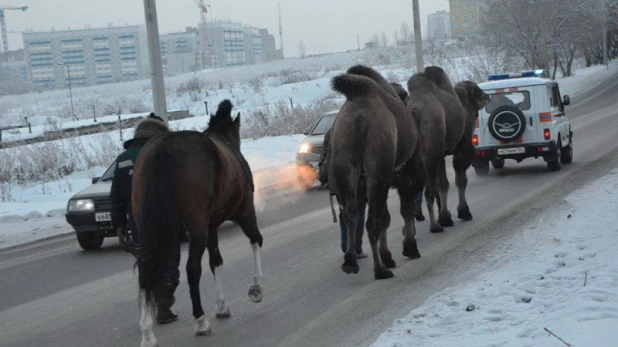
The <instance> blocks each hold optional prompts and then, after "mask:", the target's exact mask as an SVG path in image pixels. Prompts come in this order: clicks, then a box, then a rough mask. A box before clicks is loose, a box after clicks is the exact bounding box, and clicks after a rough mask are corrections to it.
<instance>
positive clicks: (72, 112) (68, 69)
mask: <svg viewBox="0 0 618 347" xmlns="http://www.w3.org/2000/svg"><path fill="white" fill-rule="evenodd" d="M56 65H60V66H66V67H67V75H68V79H69V96H70V97H71V117H73V119H74V120H79V119H78V118H77V116H76V115H75V111H74V109H73V90H72V89H71V67H70V66H69V64H65V63H60V62H58V63H56Z"/></svg>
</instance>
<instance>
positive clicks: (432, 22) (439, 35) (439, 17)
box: [427, 11, 451, 40]
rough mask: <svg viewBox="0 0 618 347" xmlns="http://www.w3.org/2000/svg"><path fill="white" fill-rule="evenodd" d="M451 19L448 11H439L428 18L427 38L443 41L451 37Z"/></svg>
mask: <svg viewBox="0 0 618 347" xmlns="http://www.w3.org/2000/svg"><path fill="white" fill-rule="evenodd" d="M450 23H451V18H450V14H449V12H448V11H438V12H435V13H432V14H430V15H428V16H427V37H428V38H429V39H438V40H443V39H447V38H449V37H450V36H451V25H450Z"/></svg>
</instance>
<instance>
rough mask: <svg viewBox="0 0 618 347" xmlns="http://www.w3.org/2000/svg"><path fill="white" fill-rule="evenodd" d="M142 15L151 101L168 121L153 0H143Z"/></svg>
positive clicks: (155, 7) (155, 6) (160, 115)
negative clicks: (148, 63) (144, 23)
mask: <svg viewBox="0 0 618 347" xmlns="http://www.w3.org/2000/svg"><path fill="white" fill-rule="evenodd" d="M144 15H145V17H146V34H147V37H148V58H149V60H150V81H151V83H152V102H153V104H154V105H153V106H154V113H155V114H156V115H157V116H159V117H161V118H163V120H164V121H165V124H168V123H169V120H168V116H167V104H166V100H165V84H164V81H163V64H162V62H161V48H160V46H159V23H158V19H157V5H156V3H155V0H144Z"/></svg>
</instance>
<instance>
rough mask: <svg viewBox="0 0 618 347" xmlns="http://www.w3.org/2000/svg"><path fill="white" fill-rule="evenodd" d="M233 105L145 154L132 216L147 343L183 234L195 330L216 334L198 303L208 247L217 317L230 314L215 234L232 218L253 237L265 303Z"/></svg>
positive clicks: (257, 293)
mask: <svg viewBox="0 0 618 347" xmlns="http://www.w3.org/2000/svg"><path fill="white" fill-rule="evenodd" d="M231 112H232V103H231V102H230V101H229V100H224V101H223V102H221V103H220V104H219V107H218V110H217V113H216V114H215V115H214V116H212V117H211V118H210V121H209V124H208V129H206V130H205V131H204V132H203V133H200V132H196V131H179V132H171V133H166V134H161V135H158V136H156V137H154V138H152V139H151V140H150V141H149V142H148V143H147V144H146V145H145V146H144V148H143V149H142V151H141V152H140V154H139V156H138V158H137V161H136V165H135V171H134V174H133V196H132V203H133V206H134V208H133V212H134V216H135V220H136V223H137V228H138V230H140V235H141V236H142V237H141V240H140V258H139V260H138V269H139V286H140V300H139V302H140V308H141V319H140V326H141V330H142V346H155V345H156V338H155V336H154V333H153V331H152V311H153V309H154V307H155V305H156V297H155V295H154V293H155V291H156V288H157V286H159V285H161V282H162V281H161V280H162V277H163V274H164V273H165V271H166V267H167V266H168V264H169V263H170V261H171V259H172V257H174V256H178V252H180V245H179V239H180V235H181V234H182V233H183V232H184V231H185V230H186V231H187V232H188V233H189V235H190V238H189V259H188V260H187V278H188V282H189V292H190V295H191V302H192V304H193V316H194V317H195V332H196V334H198V335H206V334H208V333H210V324H209V322H208V321H207V320H206V317H205V316H204V310H203V309H202V303H201V299H200V290H199V281H200V277H201V274H202V265H201V260H202V255H203V254H204V251H205V249H208V253H209V256H210V269H211V271H212V272H213V275H214V279H215V288H216V291H217V300H216V316H217V317H228V316H229V315H230V311H229V308H228V307H227V305H226V304H225V297H224V294H223V289H222V287H223V285H222V282H221V280H222V279H221V269H222V265H223V259H222V258H221V254H220V253H219V248H218V236H217V229H218V227H219V225H221V224H222V223H223V222H224V221H226V220H232V221H234V222H235V223H236V224H238V225H239V226H240V227H241V229H242V231H243V232H244V233H245V235H246V236H247V237H248V238H249V240H250V243H251V248H252V250H253V255H254V260H255V267H254V274H253V281H252V284H251V286H250V287H249V298H250V299H251V300H252V301H254V302H260V301H261V300H262V287H261V285H260V280H261V277H262V269H261V260H260V250H261V247H262V235H261V234H260V231H259V230H258V226H257V220H256V215H255V207H254V204H253V181H252V178H251V173H250V171H249V167H248V164H247V163H246V161H245V160H244V158H243V157H242V155H241V154H240V135H239V128H240V114H238V116H237V117H236V119H234V120H233V119H232V116H231Z"/></svg>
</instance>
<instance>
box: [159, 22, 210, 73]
mask: <svg viewBox="0 0 618 347" xmlns="http://www.w3.org/2000/svg"><path fill="white" fill-rule="evenodd" d="M159 45H160V47H161V59H162V62H163V70H164V72H165V74H166V75H177V74H181V73H186V72H191V71H197V70H200V69H201V68H202V54H201V51H200V49H199V47H200V46H199V38H198V31H197V28H192V27H187V28H186V30H185V31H184V32H178V33H170V34H162V35H160V36H159Z"/></svg>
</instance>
